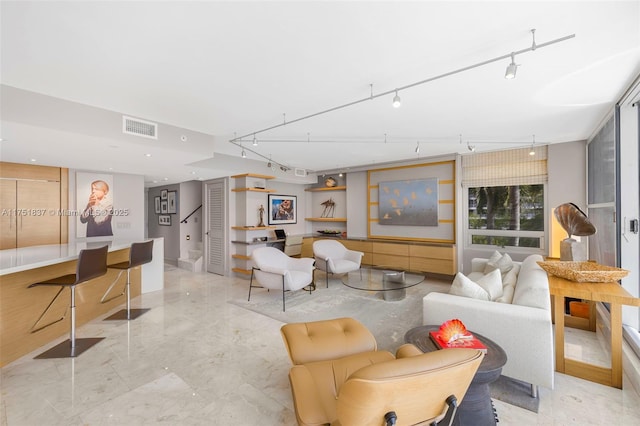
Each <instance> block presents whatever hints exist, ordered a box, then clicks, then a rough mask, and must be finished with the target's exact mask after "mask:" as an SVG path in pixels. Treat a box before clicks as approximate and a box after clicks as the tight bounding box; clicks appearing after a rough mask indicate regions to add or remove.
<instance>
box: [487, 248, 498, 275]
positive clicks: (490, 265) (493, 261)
mask: <svg viewBox="0 0 640 426" xmlns="http://www.w3.org/2000/svg"><path fill="white" fill-rule="evenodd" d="M501 257H502V254H501V253H500V252H499V251H498V250H496V251H494V252H493V253H491V256H489V259H487V263H486V264H485V265H484V273H485V274H488V273H489V272H491V271H493V270H494V269H496V266H495V264H496V263H497V262H498V261H499V260H500V258H501Z"/></svg>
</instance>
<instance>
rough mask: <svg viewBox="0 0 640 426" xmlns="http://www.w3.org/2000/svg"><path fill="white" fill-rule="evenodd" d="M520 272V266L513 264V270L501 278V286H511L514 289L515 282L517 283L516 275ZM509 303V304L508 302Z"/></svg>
mask: <svg viewBox="0 0 640 426" xmlns="http://www.w3.org/2000/svg"><path fill="white" fill-rule="evenodd" d="M519 272H520V265H519V264H517V263H515V264H514V265H513V268H511V270H510V271H509V272H507V273H506V274H505V275H504V277H502V286H503V287H506V286H513V287H515V285H516V282H517V281H518V273H519ZM509 303H511V302H509Z"/></svg>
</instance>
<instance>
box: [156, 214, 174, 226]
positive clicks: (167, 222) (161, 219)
mask: <svg viewBox="0 0 640 426" xmlns="http://www.w3.org/2000/svg"><path fill="white" fill-rule="evenodd" d="M158 225H163V226H171V216H169V215H168V214H163V215H160V216H158Z"/></svg>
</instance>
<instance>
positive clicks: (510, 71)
mask: <svg viewBox="0 0 640 426" xmlns="http://www.w3.org/2000/svg"><path fill="white" fill-rule="evenodd" d="M517 71H518V65H517V64H516V55H515V53H513V52H511V63H510V64H509V66H507V71H506V72H505V73H504V78H506V79H507V80H512V79H514V78H516V72H517Z"/></svg>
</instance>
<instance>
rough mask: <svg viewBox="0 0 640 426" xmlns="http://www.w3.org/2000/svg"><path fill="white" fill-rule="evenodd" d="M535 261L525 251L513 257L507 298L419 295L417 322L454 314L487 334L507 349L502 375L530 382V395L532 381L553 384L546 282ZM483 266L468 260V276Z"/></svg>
mask: <svg viewBox="0 0 640 426" xmlns="http://www.w3.org/2000/svg"><path fill="white" fill-rule="evenodd" d="M539 260H543V259H542V257H541V256H539V255H531V256H528V257H527V258H526V259H525V260H524V261H523V262H521V263H520V262H513V264H514V265H519V271H517V277H515V279H516V283H515V288H514V293H513V300H512V302H511V303H504V301H503V302H499V301H490V300H479V299H475V298H470V297H463V296H459V295H454V294H444V293H435V292H432V293H429V294H427V295H426V296H425V297H424V299H423V324H425V325H426V324H442V323H443V322H444V321H446V320H450V319H453V318H458V319H460V320H461V321H462V322H463V323H464V324H465V325H466V327H467V328H468V329H469V330H470V331H472V332H474V331H475V332H477V333H479V334H481V335H483V336H485V337H488V338H490V339H491V340H493V341H494V342H496V343H497V344H499V345H500V346H501V347H502V348H503V349H504V351H505V352H506V354H507V363H506V365H505V366H504V367H503V369H502V374H503V375H505V376H508V377H512V378H514V379H518V380H521V381H524V382H527V383H530V384H531V385H532V387H531V391H532V394H533V395H534V396H535V395H536V394H537V386H544V387H546V388H549V389H553V372H554V350H553V332H552V326H551V300H550V296H549V281H548V278H547V273H546V272H545V271H544V270H543V269H542V268H540V266H539V265H538V264H537V263H536V261H539ZM486 265H487V259H473V260H472V272H471V273H470V274H469V275H468V278H469V279H470V280H473V281H476V280H479V279H480V278H481V277H482V276H483V275H484V271H485V267H486ZM514 268H515V269H518V268H517V267H516V266H514ZM514 272H515V270H514ZM505 281H506V278H505ZM505 290H506V289H505ZM505 295H506V293H505ZM507 299H509V297H507Z"/></svg>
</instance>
